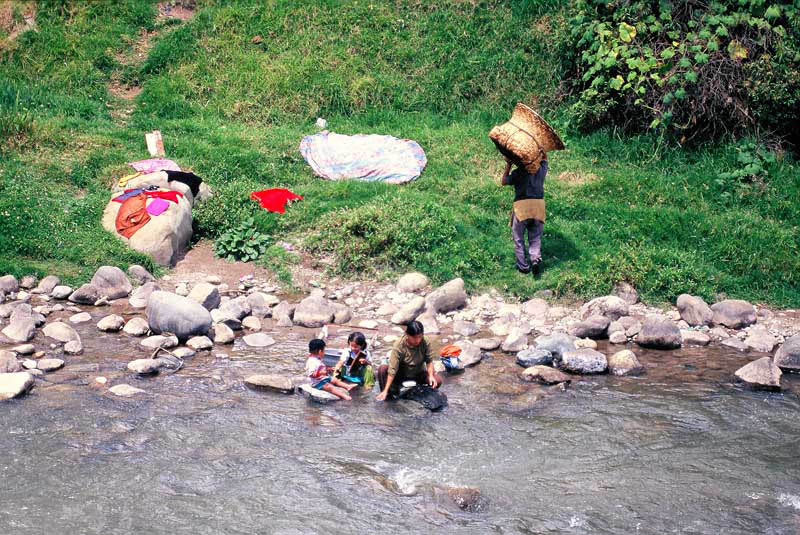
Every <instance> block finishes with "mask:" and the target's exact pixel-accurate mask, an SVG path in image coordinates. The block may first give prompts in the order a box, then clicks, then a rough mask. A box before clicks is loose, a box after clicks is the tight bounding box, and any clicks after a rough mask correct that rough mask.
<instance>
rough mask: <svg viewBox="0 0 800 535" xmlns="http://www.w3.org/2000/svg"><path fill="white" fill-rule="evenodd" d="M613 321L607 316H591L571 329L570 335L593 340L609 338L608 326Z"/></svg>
mask: <svg viewBox="0 0 800 535" xmlns="http://www.w3.org/2000/svg"><path fill="white" fill-rule="evenodd" d="M610 323H611V320H610V319H609V318H608V317H606V316H589V317H588V318H586V319H585V320H583V321H579V322H577V323H575V324H573V325H571V326H570V328H569V334H571V335H572V336H574V337H576V338H591V339H592V340H600V339H601V338H607V333H608V325H609V324H610Z"/></svg>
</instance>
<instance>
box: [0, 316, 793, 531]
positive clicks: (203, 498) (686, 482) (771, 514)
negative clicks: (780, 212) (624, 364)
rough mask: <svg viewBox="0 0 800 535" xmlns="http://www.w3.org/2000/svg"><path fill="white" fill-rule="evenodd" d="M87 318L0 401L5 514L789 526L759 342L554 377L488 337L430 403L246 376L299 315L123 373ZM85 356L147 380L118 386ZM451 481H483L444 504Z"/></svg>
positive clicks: (785, 397) (281, 354) (134, 526)
mask: <svg viewBox="0 0 800 535" xmlns="http://www.w3.org/2000/svg"><path fill="white" fill-rule="evenodd" d="M90 325H91V326H88V327H85V328H82V330H81V332H82V335H83V338H84V343H85V344H86V353H85V354H84V355H82V356H81V357H67V361H68V363H69V364H68V366H67V367H65V368H64V369H63V370H60V371H57V372H54V373H52V374H49V375H48V376H47V377H46V381H39V382H38V386H37V387H36V388H35V389H34V390H33V391H32V392H31V393H30V394H29V395H28V396H26V397H24V398H21V399H19V400H15V401H12V402H7V403H4V404H2V405H0V429H1V430H2V433H0V451H1V452H2V454H1V455H0V533H2V534H6V533H8V534H14V535H23V534H42V533H46V534H49V533H67V534H72V533H103V534H116V533H120V534H122V533H125V534H129V533H169V534H176V533H195V534H206V533H208V534H219V533H264V534H273V533H274V534H300V533H331V534H332V533H354V534H355V533H359V534H360V533H377V532H379V531H380V532H384V533H419V532H422V533H509V534H511V533H528V534H534V533H542V534H544V533H575V534H584V533H585V534H588V533H592V534H598V533H599V534H604V533H614V534H637V533H642V534H650V533H652V534H660V533H681V534H722V533H725V534H740V533H741V534H753V533H764V534H774V535H777V534H797V533H800V467H798V457H799V456H800V446H799V445H798V437H800V417H798V415H799V414H800V397H798V393H800V378H797V377H788V376H784V383H785V384H786V385H787V386H788V388H787V390H786V391H784V392H782V393H763V392H762V393H759V392H752V391H749V390H745V389H743V388H741V387H739V386H736V385H735V384H733V383H732V382H731V377H732V373H733V371H735V370H736V369H737V368H738V367H740V366H742V365H743V364H745V363H747V362H749V361H750V360H752V357H754V356H755V355H750V356H746V355H742V354H741V353H738V352H736V351H732V350H731V351H728V350H725V349H720V348H711V349H694V350H681V351H672V352H655V351H649V352H648V351H641V350H638V349H636V348H634V349H635V350H636V351H637V353H638V354H639V356H640V359H641V360H642V362H643V363H644V364H645V365H646V367H647V373H646V374H645V375H643V376H641V377H635V378H616V377H609V376H602V377H591V378H577V380H576V381H574V382H573V383H572V385H570V387H569V388H567V389H566V390H565V391H562V390H560V389H559V388H558V387H541V386H535V385H529V384H526V383H522V382H520V381H519V379H518V378H517V376H518V373H519V371H520V370H521V368H519V367H518V366H517V365H516V364H514V362H513V357H511V356H507V355H502V354H500V353H496V354H493V355H492V357H490V358H489V359H487V360H486V361H484V362H482V363H481V364H479V365H478V366H477V367H475V368H472V369H470V370H468V371H467V372H466V373H464V374H462V375H460V376H452V377H448V380H447V383H446V384H445V386H444V387H443V388H444V392H445V393H446V394H447V395H448V397H449V401H450V404H449V407H447V408H446V409H445V410H444V411H442V412H440V413H430V412H427V411H425V410H424V409H422V408H421V407H419V405H417V404H416V403H413V402H405V401H404V402H394V403H379V402H376V401H374V396H375V394H376V393H377V392H376V391H373V392H372V393H369V394H363V393H362V394H360V395H357V396H356V398H355V399H354V401H352V402H349V403H348V402H337V403H334V404H331V405H318V404H314V403H312V402H309V401H307V400H306V399H305V398H302V397H300V396H297V395H281V394H276V393H270V392H264V391H254V390H250V389H247V388H245V387H244V386H242V378H243V377H245V376H247V375H249V374H252V373H291V374H296V373H297V372H298V371H299V370H301V369H302V365H303V346H304V345H305V343H306V340H307V339H308V338H310V337H311V336H312V335H313V331H310V330H305V329H293V330H292V331H290V332H288V334H287V331H281V332H280V333H279V332H275V333H272V335H273V336H274V337H276V339H278V340H279V341H280V343H279V344H278V345H277V346H273V347H271V348H268V349H267V350H259V351H254V350H251V349H246V348H243V347H240V346H238V345H237V346H236V347H235V348H226V349H224V350H223V351H218V350H216V349H215V351H214V352H211V353H209V352H201V353H199V354H198V355H197V356H195V357H193V358H192V359H189V360H187V363H186V366H185V367H184V368H183V369H182V370H180V371H179V372H178V373H175V374H161V375H159V376H156V377H152V378H142V379H138V378H134V377H131V376H130V375H129V374H127V373H125V372H124V368H125V364H126V362H127V361H128V360H130V358H131V355H132V354H135V355H137V356H136V358H141V357H144V356H145V355H144V353H143V351H141V350H139V349H138V347H137V346H136V343H137V340H131V339H129V338H126V337H123V336H118V335H101V336H98V335H97V331H96V329H95V328H94V323H91V324H90ZM600 349H606V348H604V347H601V348H600ZM612 349H613V350H617V349H619V348H618V347H616V346H615V347H613V348H607V349H606V351H607V352H609V353H610V352H611V351H612ZM98 375H104V376H107V377H109V378H110V379H112V381H111V382H112V383H119V382H127V383H129V384H132V385H133V386H137V387H140V388H142V389H144V390H146V391H147V394H145V395H140V396H137V397H134V398H118V397H114V396H113V395H111V394H110V393H108V391H107V389H106V388H105V387H98V386H96V385H95V384H94V377H96V376H98ZM452 487H473V488H477V489H479V491H480V499H479V500H478V501H477V502H475V503H474V504H473V506H472V507H469V508H467V509H466V510H462V509H460V508H459V507H458V505H456V503H455V502H454V500H453V499H452V498H451V497H450V495H449V494H448V491H447V489H450V488H452Z"/></svg>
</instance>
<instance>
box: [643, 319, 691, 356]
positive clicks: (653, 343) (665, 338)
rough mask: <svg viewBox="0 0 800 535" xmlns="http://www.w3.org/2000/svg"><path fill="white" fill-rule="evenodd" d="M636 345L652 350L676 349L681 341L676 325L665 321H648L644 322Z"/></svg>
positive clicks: (679, 331)
mask: <svg viewBox="0 0 800 535" xmlns="http://www.w3.org/2000/svg"><path fill="white" fill-rule="evenodd" d="M636 343H637V344H639V345H640V346H642V347H649V348H652V349H677V348H679V347H681V344H682V343H683V339H682V338H681V330H680V329H679V328H678V326H677V325H675V324H674V323H672V322H671V321H667V320H657V319H650V320H647V321H645V322H644V325H642V330H641V331H639V334H638V335H637V336H636Z"/></svg>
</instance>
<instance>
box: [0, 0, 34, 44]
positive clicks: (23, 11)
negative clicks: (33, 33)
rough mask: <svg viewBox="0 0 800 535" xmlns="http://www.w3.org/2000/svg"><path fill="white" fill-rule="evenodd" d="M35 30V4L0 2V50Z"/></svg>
mask: <svg viewBox="0 0 800 535" xmlns="http://www.w3.org/2000/svg"><path fill="white" fill-rule="evenodd" d="M35 28H36V2H24V1H19V0H0V50H2V49H4V48H6V47H7V46H9V45H11V44H12V43H13V42H14V41H15V40H16V39H17V37H19V36H20V34H22V33H24V32H27V31H28V30H33V29H35Z"/></svg>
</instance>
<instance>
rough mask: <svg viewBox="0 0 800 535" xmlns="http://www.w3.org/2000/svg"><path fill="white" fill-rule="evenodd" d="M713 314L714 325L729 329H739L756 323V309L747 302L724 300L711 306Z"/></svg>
mask: <svg viewBox="0 0 800 535" xmlns="http://www.w3.org/2000/svg"><path fill="white" fill-rule="evenodd" d="M711 310H712V311H713V312H714V318H713V322H714V324H715V325H724V326H725V327H728V328H729V329H741V328H743V327H747V326H748V325H752V324H754V323H755V322H756V309H755V307H754V306H753V305H751V304H750V303H748V302H747V301H742V300H740V299H726V300H725V301H720V302H719V303H715V304H713V305H711Z"/></svg>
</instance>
